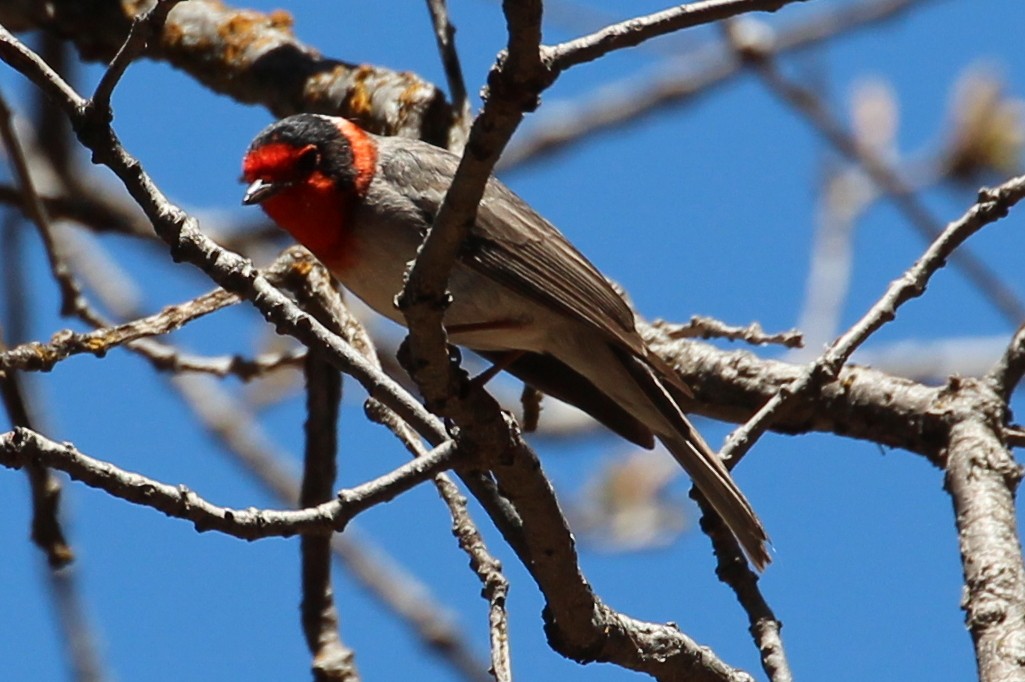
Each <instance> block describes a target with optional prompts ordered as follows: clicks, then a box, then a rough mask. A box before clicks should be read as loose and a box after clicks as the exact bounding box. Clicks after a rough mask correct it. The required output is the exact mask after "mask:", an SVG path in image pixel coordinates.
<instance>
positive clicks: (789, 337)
mask: <svg viewBox="0 0 1025 682" xmlns="http://www.w3.org/2000/svg"><path fill="white" fill-rule="evenodd" d="M651 326H652V327H654V328H655V330H656V331H658V332H659V333H663V334H665V335H666V337H667V338H670V339H729V340H730V341H738V340H739V341H746V342H747V343H749V344H751V345H753V346H764V345H769V344H778V345H780V346H784V347H786V348H801V347H802V346H803V345H804V339H803V337H802V336H801V332H799V331H797V330H796V329H791V330H790V331H786V332H778V333H776V334H767V333H766V332H765V330H763V329H762V325H760V324H758V323H757V322H752V323H751V324H749V325H747V326H746V327H736V326H733V325H728V324H726V323H725V322H721V321H719V320H716V319H714V318H711V317H704V316H702V315H694V316H693V317H691V318H690V322H688V323H686V324H674V323H672V322H666V321H665V320H655V321H654V322H652V323H651Z"/></svg>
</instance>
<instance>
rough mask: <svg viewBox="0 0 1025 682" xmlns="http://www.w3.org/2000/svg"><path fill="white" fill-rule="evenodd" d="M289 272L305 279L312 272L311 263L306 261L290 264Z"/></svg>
mask: <svg viewBox="0 0 1025 682" xmlns="http://www.w3.org/2000/svg"><path fill="white" fill-rule="evenodd" d="M291 270H292V272H293V273H294V274H296V275H298V276H300V277H306V276H308V275H309V274H310V273H311V272H313V263H312V262H311V261H308V260H300V261H295V262H293V263H292V267H291Z"/></svg>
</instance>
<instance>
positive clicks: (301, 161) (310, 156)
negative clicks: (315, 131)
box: [295, 145, 320, 176]
mask: <svg viewBox="0 0 1025 682" xmlns="http://www.w3.org/2000/svg"><path fill="white" fill-rule="evenodd" d="M319 163H320V152H318V151H317V148H316V147H315V146H313V145H310V146H309V147H306V148H305V149H303V150H302V151H300V152H299V158H298V159H296V162H295V170H296V171H297V172H298V173H299V174H300V175H304V176H305V175H309V174H310V173H312V172H313V171H314V170H316V168H317V165H318V164H319Z"/></svg>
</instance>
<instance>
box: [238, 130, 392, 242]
mask: <svg viewBox="0 0 1025 682" xmlns="http://www.w3.org/2000/svg"><path fill="white" fill-rule="evenodd" d="M376 160H377V151H376V145H375V143H374V141H373V138H372V137H371V136H370V135H369V134H367V133H366V132H364V131H363V130H362V129H361V128H359V127H358V126H356V125H355V124H354V123H351V122H350V121H347V120H346V119H343V118H336V117H331V116H320V115H316V114H297V115H295V116H289V117H288V118H284V119H282V120H280V121H278V122H277V123H273V124H271V125H270V126H268V127H267V128H265V129H264V130H263V131H261V132H260V133H259V134H258V135H257V136H256V138H255V139H254V140H253V142H252V143H251V144H250V145H249V150H248V151H247V152H246V155H245V158H244V159H243V162H242V179H243V181H244V182H245V183H246V184H247V185H248V189H247V190H246V194H245V196H244V197H243V199H242V203H243V204H246V205H253V204H259V205H260V206H261V207H262V208H263V210H264V211H266V213H267V215H269V216H270V217H271V218H272V219H273V220H274V221H275V222H276V223H277V224H278V225H280V226H281V227H283V228H284V229H285V230H287V231H288V232H289V233H291V234H292V236H294V237H295V238H296V239H298V240H299V241H300V242H301V243H303V244H304V245H305V246H307V247H308V248H309V249H310V250H311V251H313V252H314V253H315V254H316V255H317V256H319V257H320V258H321V259H322V260H334V259H336V258H337V257H338V256H340V255H341V254H340V253H337V252H336V251H337V249H339V248H341V247H342V243H341V242H342V240H343V238H344V232H345V225H346V219H347V217H348V213H349V211H351V209H352V206H353V205H354V203H355V202H356V201H359V199H360V198H362V196H363V195H364V194H365V193H366V191H367V187H368V186H369V184H370V181H371V180H372V179H373V176H374V169H375V166H376Z"/></svg>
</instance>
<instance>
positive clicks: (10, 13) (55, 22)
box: [0, 0, 455, 146]
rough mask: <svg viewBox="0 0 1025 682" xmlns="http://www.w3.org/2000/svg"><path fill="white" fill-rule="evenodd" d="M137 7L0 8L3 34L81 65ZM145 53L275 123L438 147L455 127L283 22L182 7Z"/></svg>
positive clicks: (392, 81)
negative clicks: (59, 43) (63, 45)
mask: <svg viewBox="0 0 1025 682" xmlns="http://www.w3.org/2000/svg"><path fill="white" fill-rule="evenodd" d="M146 6H147V4H146V3H122V2H120V0H56V1H55V2H47V3H22V2H4V3H0V23H2V24H3V25H4V26H6V27H7V28H8V29H12V30H23V29H26V28H43V29H46V30H49V31H53V32H55V33H57V34H58V35H61V36H64V37H68V38H71V39H72V40H74V41H75V43H76V45H77V46H78V48H79V51H80V52H81V53H82V54H83V56H84V57H85V58H87V59H103V60H109V59H110V58H111V57H113V56H114V54H115V53H116V52H117V51H118V49H119V48H120V47H121V46H122V44H124V41H125V36H127V35H128V33H129V30H130V27H131V24H132V21H133V20H134V19H135V18H136V17H137V16H139V14H141V13H142V12H143V11H144V8H145V7H146ZM145 55H146V56H147V57H150V58H153V59H162V60H166V61H167V62H168V63H170V64H171V65H173V66H174V67H176V68H179V69H182V70H184V71H186V72H187V73H189V74H190V75H191V76H192V77H193V78H195V79H196V80H197V81H199V82H201V83H203V84H204V85H205V86H207V87H208V88H210V89H211V90H212V91H214V92H218V93H221V94H225V95H228V96H230V97H233V98H234V99H235V100H237V101H239V102H242V103H247V104H256V103H258V104H263V105H264V106H266V107H267V108H268V109H269V110H270V111H271V112H272V113H274V114H275V115H276V116H279V117H282V116H287V115H289V114H295V113H298V112H300V111H309V112H317V113H324V114H332V115H336V116H337V115H342V116H346V117H347V118H351V119H354V120H357V121H359V122H360V123H361V124H362V125H363V126H364V127H365V128H367V129H369V130H372V131H374V132H376V133H379V134H382V135H404V136H407V137H417V138H421V139H424V140H427V141H428V142H432V143H434V144H438V145H440V146H444V145H445V142H446V141H447V139H448V134H449V128H450V127H451V125H452V122H453V121H454V120H455V116H454V115H453V113H452V109H451V107H450V106H449V105H448V103H447V102H446V101H445V97H444V95H443V94H442V93H441V92H440V91H439V90H438V89H437V88H436V87H434V86H433V85H431V84H430V83H427V82H425V81H423V80H422V79H420V78H418V77H417V76H415V75H413V74H411V73H409V72H398V71H393V70H390V69H386V68H383V67H378V66H373V65H367V64H361V65H356V64H350V63H347V62H343V61H339V60H336V59H330V58H328V57H325V56H323V55H321V54H320V53H319V52H318V51H316V50H315V49H313V48H312V47H309V46H308V45H305V44H303V43H302V42H300V41H298V40H297V39H296V38H295V36H294V35H293V33H292V17H291V16H290V15H289V14H288V13H287V12H285V11H282V10H278V11H275V12H271V13H269V14H264V13H261V12H256V11H253V10H245V9H236V8H233V7H229V6H226V5H224V4H223V3H222V2H220V0H189V2H184V3H182V4H180V5H179V6H177V7H175V8H174V10H173V11H172V12H171V13H170V14H169V15H168V18H167V23H166V25H165V26H164V29H163V31H162V32H161V34H160V36H159V40H155V41H153V42H152V43H151V44H150V46H149V49H147V51H146V53H145Z"/></svg>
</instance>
